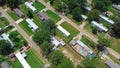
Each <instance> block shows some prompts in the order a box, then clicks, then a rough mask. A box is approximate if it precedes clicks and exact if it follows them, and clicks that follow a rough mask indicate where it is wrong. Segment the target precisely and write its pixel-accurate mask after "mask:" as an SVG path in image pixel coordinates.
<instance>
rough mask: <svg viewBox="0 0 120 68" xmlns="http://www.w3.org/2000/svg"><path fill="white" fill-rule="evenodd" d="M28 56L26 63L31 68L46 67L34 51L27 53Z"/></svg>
mask: <svg viewBox="0 0 120 68" xmlns="http://www.w3.org/2000/svg"><path fill="white" fill-rule="evenodd" d="M26 54H27V58H26V61H27V62H28V64H29V65H30V66H31V68H40V67H42V66H44V63H43V62H42V60H41V59H40V58H39V56H38V55H37V53H36V52H35V51H34V49H30V50H29V51H27V52H26Z"/></svg>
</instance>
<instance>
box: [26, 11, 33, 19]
mask: <svg viewBox="0 0 120 68" xmlns="http://www.w3.org/2000/svg"><path fill="white" fill-rule="evenodd" d="M27 16H28V17H29V18H33V14H32V12H31V11H30V10H28V13H27Z"/></svg>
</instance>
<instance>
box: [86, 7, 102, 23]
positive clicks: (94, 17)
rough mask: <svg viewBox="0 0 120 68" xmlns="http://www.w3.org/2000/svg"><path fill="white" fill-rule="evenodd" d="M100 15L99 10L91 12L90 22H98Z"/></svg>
mask: <svg viewBox="0 0 120 68" xmlns="http://www.w3.org/2000/svg"><path fill="white" fill-rule="evenodd" d="M99 15H100V11H99V10H97V9H93V10H91V11H90V12H89V14H88V20H90V21H92V20H98V18H99Z"/></svg>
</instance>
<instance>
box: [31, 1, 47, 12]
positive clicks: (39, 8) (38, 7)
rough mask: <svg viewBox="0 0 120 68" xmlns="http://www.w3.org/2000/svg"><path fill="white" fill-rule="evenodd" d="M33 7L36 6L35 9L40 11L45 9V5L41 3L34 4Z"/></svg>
mask: <svg viewBox="0 0 120 68" xmlns="http://www.w3.org/2000/svg"><path fill="white" fill-rule="evenodd" d="M33 5H34V6H35V8H36V9H37V10H38V11H40V10H42V9H44V8H45V6H44V5H43V4H41V3H40V2H34V3H33Z"/></svg>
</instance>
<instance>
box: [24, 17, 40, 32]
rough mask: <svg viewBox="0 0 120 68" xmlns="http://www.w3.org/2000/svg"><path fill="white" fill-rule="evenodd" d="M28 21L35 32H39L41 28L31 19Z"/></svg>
mask: <svg viewBox="0 0 120 68" xmlns="http://www.w3.org/2000/svg"><path fill="white" fill-rule="evenodd" d="M26 21H27V22H28V24H29V26H30V27H32V28H33V30H37V29H38V28H39V27H38V26H37V25H36V24H35V23H34V22H33V20H31V19H30V18H27V19H26Z"/></svg>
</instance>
